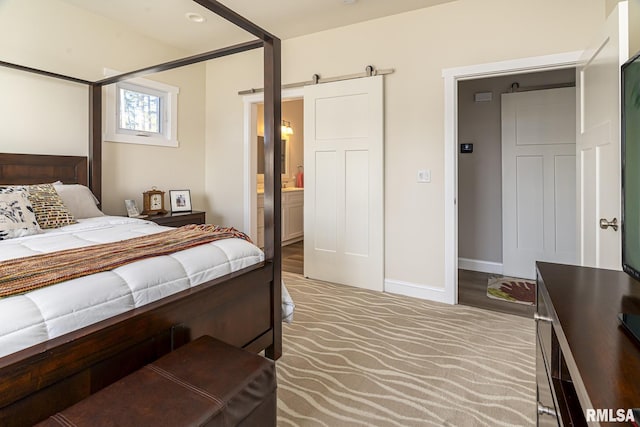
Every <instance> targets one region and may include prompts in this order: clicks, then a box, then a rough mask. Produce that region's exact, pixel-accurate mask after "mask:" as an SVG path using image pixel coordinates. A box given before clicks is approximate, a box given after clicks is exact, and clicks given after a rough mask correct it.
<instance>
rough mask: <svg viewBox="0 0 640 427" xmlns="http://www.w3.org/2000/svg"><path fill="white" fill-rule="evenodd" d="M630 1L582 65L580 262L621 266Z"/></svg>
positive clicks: (579, 82)
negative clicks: (623, 71) (624, 68)
mask: <svg viewBox="0 0 640 427" xmlns="http://www.w3.org/2000/svg"><path fill="white" fill-rule="evenodd" d="M627 8H628V5H627V2H626V1H623V2H620V3H619V4H618V6H616V8H615V9H614V11H613V12H612V13H611V15H610V16H609V18H607V22H606V25H605V28H604V30H603V31H602V32H601V34H600V35H599V37H598V38H597V40H596V42H595V43H594V44H593V45H592V46H590V48H589V49H586V50H585V53H584V55H583V58H582V61H581V66H580V67H579V68H578V70H577V87H578V109H577V113H578V143H577V151H578V156H579V157H578V182H579V189H578V206H579V209H580V212H581V215H580V217H578V221H579V231H580V233H579V256H580V263H581V264H582V265H586V266H589V267H599V268H608V269H615V270H620V269H621V267H622V256H621V250H622V243H621V237H620V232H619V231H614V230H613V228H608V229H601V228H600V226H599V223H600V219H601V218H602V219H606V220H608V221H612V220H613V219H614V218H616V219H617V220H618V223H619V222H620V66H621V65H622V64H623V63H624V62H625V61H626V59H627V56H628V50H629V47H628V46H629V40H628V39H629V36H628V34H629V33H628V19H629V18H628V9H627Z"/></svg>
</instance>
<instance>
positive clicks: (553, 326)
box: [536, 262, 640, 426]
mask: <svg viewBox="0 0 640 427" xmlns="http://www.w3.org/2000/svg"><path fill="white" fill-rule="evenodd" d="M537 282H538V286H537V298H536V301H537V313H536V319H537V321H536V324H537V342H536V356H537V357H536V378H537V380H536V382H537V390H538V393H537V397H538V425H540V426H558V425H560V426H585V425H609V424H610V423H608V422H603V419H605V418H606V419H610V418H609V417H610V416H611V415H613V417H614V418H615V417H617V416H618V412H617V411H618V410H625V411H627V410H629V409H631V408H638V407H640V345H639V344H637V343H636V342H635V341H634V340H633V339H632V338H631V337H630V335H628V333H627V332H626V331H625V330H624V329H623V328H622V326H619V322H618V313H620V312H625V313H629V314H640V283H639V282H637V281H635V280H633V279H632V278H631V277H629V276H628V275H627V274H625V273H623V272H620V271H613V270H601V269H596V268H587V267H577V266H570V265H561V264H551V263H543V262H538V263H537ZM592 409H596V410H598V409H600V410H607V411H609V410H612V411H613V412H611V413H608V414H607V416H603V415H602V414H600V417H599V418H596V421H595V422H594V421H593V419H590V420H589V421H591V422H589V423H587V416H588V412H587V411H588V410H592ZM625 413H626V412H625ZM592 417H593V416H592ZM610 420H611V419H610ZM611 421H616V419H613V420H611ZM637 421H640V420H637ZM611 425H629V423H625V422H622V423H620V422H615V423H611Z"/></svg>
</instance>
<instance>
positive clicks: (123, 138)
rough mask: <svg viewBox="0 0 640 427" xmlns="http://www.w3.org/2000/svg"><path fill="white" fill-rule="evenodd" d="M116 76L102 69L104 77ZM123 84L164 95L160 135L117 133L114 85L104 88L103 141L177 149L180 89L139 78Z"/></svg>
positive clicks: (116, 72)
mask: <svg viewBox="0 0 640 427" xmlns="http://www.w3.org/2000/svg"><path fill="white" fill-rule="evenodd" d="M118 74H121V73H120V72H118V71H114V70H110V69H107V68H105V69H104V75H105V77H110V76H114V75H118ZM125 82H126V83H128V84H133V85H137V86H141V87H142V88H149V89H151V90H154V91H159V92H163V93H166V108H163V110H164V114H163V122H162V123H161V125H160V129H161V132H162V133H161V134H160V135H158V134H154V133H148V134H146V135H145V136H139V135H135V134H132V133H130V132H128V133H120V132H118V120H117V108H118V102H117V83H114V84H110V85H108V86H107V87H106V91H107V96H106V114H105V116H106V117H105V118H106V120H105V124H106V126H105V132H104V135H103V138H104V140H105V141H108V142H122V143H126V144H144V145H159V146H163V147H178V145H179V144H178V93H180V89H179V88H177V87H175V86H171V85H168V84H164V83H160V82H156V81H154V80H149V79H144V78H140V77H138V78H134V79H127V80H125ZM140 133H143V132H140Z"/></svg>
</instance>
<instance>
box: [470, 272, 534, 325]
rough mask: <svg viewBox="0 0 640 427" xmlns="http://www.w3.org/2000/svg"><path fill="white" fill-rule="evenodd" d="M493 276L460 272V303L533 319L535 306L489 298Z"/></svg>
mask: <svg viewBox="0 0 640 427" xmlns="http://www.w3.org/2000/svg"><path fill="white" fill-rule="evenodd" d="M492 276H495V274H489V273H480V272H478V271H470V270H458V303H459V304H463V305H470V306H472V307H478V308H484V309H486V310H493V311H499V312H500V313H507V314H515V315H518V316H523V317H529V318H532V317H533V313H534V311H535V306H534V305H524V304H516V303H513V302H507V301H500V300H496V299H492V298H489V297H488V296H487V282H488V280H489V277H492Z"/></svg>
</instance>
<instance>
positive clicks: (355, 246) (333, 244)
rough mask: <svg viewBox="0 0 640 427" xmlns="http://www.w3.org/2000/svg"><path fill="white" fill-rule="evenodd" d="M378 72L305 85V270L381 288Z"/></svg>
mask: <svg viewBox="0 0 640 427" xmlns="http://www.w3.org/2000/svg"><path fill="white" fill-rule="evenodd" d="M383 120H384V113H383V77H382V76H376V77H367V78H361V79H354V80H346V81H341V82H335V83H324V84H318V85H312V86H306V87H305V95H304V129H305V139H304V140H305V144H304V166H305V191H304V275H305V276H306V277H310V278H313V279H319V280H326V281H329V282H334V283H342V284H345V285H351V286H357V287H361V288H367V289H373V290H378V291H382V290H383V282H384V256H383V251H384V246H383V244H384V241H383V238H384V222H383V212H384V205H383V201H384V195H383V190H384V188H383V172H384V169H383V137H384V135H383Z"/></svg>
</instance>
